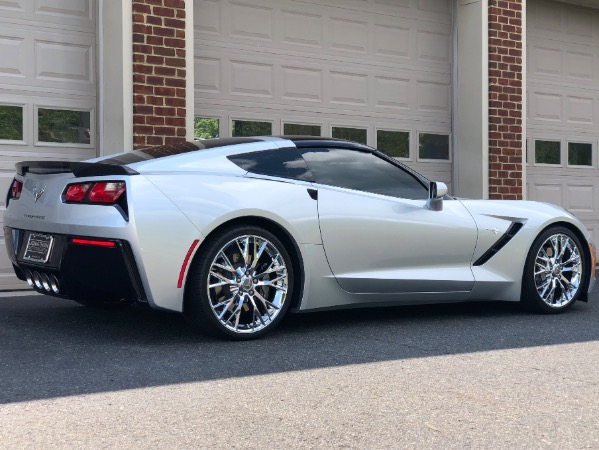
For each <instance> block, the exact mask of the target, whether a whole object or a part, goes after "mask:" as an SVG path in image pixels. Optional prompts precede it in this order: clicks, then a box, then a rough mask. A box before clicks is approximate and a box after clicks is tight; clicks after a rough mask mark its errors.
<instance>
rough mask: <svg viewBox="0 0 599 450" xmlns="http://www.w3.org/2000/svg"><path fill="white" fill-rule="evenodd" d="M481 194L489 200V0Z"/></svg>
mask: <svg viewBox="0 0 599 450" xmlns="http://www.w3.org/2000/svg"><path fill="white" fill-rule="evenodd" d="M482 4H483V5H482V18H481V19H482V20H481V23H482V30H481V33H482V46H483V48H482V55H481V56H482V62H481V65H482V77H483V79H482V93H481V94H482V123H483V129H482V148H481V151H482V152H483V155H482V158H483V159H482V170H483V173H482V191H483V192H482V194H483V198H484V199H488V198H489V0H482Z"/></svg>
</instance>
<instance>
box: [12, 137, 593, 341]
mask: <svg viewBox="0 0 599 450" xmlns="http://www.w3.org/2000/svg"><path fill="white" fill-rule="evenodd" d="M7 205H8V206H7V209H6V213H5V218H4V224H5V227H6V228H5V239H6V248H7V249H8V252H9V255H10V258H11V260H12V262H13V265H14V269H15V272H16V274H17V276H18V277H19V278H21V279H22V280H27V282H28V283H29V284H30V285H31V286H32V287H33V288H34V289H36V290H37V291H39V292H41V293H44V294H49V295H54V296H58V297H64V298H69V299H72V300H75V301H76V302H79V303H82V304H85V305H125V304H129V303H131V302H141V303H146V304H148V305H149V306H151V307H153V308H159V309H165V310H172V311H179V312H182V313H183V314H184V315H185V317H186V318H187V319H188V321H189V322H190V323H191V324H193V325H194V326H196V327H198V328H199V329H201V330H203V331H205V332H209V333H212V334H217V335H220V336H225V337H231V338H237V339H250V338H255V337H257V336H260V335H262V334H264V333H265V332H267V331H269V330H271V329H273V328H274V327H275V326H276V325H277V324H278V323H279V322H280V321H281V320H282V319H283V317H284V316H285V314H286V313H287V312H288V311H289V310H291V311H309V310H318V309H326V308H341V307H344V308H345V307H357V306H360V307H363V306H383V305H397V304H421V303H441V302H462V301H470V300H505V301H522V302H523V303H525V304H527V305H528V306H530V307H531V308H533V309H535V310H537V311H540V312H545V313H557V312H562V311H564V310H566V309H567V308H569V307H570V306H572V304H573V303H574V302H575V301H576V300H582V301H586V300H587V294H588V292H589V290H590V289H591V288H592V286H593V284H594V282H595V251H594V246H593V243H592V242H591V237H590V234H589V232H588V231H587V230H586V229H585V227H584V226H583V225H582V224H581V223H580V221H578V220H577V219H576V218H575V217H574V216H572V215H571V214H569V213H568V212H566V211H564V210H563V209H561V208H559V207H557V206H554V205H550V204H544V203H535V202H526V201H485V200H465V199H457V198H452V197H450V196H448V195H447V187H446V186H445V185H444V184H443V183H440V182H429V181H428V180H427V179H426V178H424V177H423V176H421V175H419V174H418V173H416V172H414V171H413V170H411V169H409V168H408V167H406V166H404V165H403V164H401V163H399V162H398V161H396V160H394V159H392V158H389V157H387V156H385V155H384V154H382V153H380V152H378V151H376V150H374V149H372V148H370V147H366V146H364V145H360V144H356V143H353V142H348V141H342V140H335V139H327V138H313V137H292V136H287V137H256V138H230V139H211V140H204V141H200V142H195V143H183V144H181V145H175V146H165V147H154V148H147V149H144V150H137V151H132V152H128V153H122V154H118V155H112V156H107V157H102V158H97V159H94V160H90V161H87V162H79V163H74V162H39V161H33V162H22V163H19V164H17V174H16V176H15V179H14V182H13V183H12V186H11V189H10V191H9V192H8V196H7Z"/></svg>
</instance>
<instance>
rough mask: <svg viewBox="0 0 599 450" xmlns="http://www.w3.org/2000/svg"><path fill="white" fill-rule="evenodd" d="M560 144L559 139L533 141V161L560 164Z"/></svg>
mask: <svg viewBox="0 0 599 450" xmlns="http://www.w3.org/2000/svg"><path fill="white" fill-rule="evenodd" d="M561 153H562V144H561V142H559V141H535V163H537V164H561V162H562V157H561Z"/></svg>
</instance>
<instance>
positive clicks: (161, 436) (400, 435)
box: [0, 293, 599, 448]
mask: <svg viewBox="0 0 599 450" xmlns="http://www.w3.org/2000/svg"><path fill="white" fill-rule="evenodd" d="M598 302H599V295H598V294H597V293H594V294H593V296H592V298H591V302H590V303H589V304H584V303H578V304H577V305H575V307H574V308H573V309H572V310H571V311H570V312H569V313H567V314H564V315H560V316H541V315H534V314H530V313H527V312H524V311H522V310H521V309H520V308H519V307H518V305H515V304H501V303H476V304H465V305H439V306H418V307H397V308H384V309H371V310H351V311H338V312H326V313H316V314H301V315H291V316H289V317H288V319H287V320H286V321H285V323H284V324H283V325H282V326H281V327H280V328H279V329H278V330H277V331H276V332H274V333H272V334H271V335H268V336H267V337H265V338H263V339H261V340H258V341H253V342H247V343H239V342H224V341H219V340H216V339H211V338H207V337H204V336H199V335H196V334H194V333H193V332H192V331H191V330H190V329H189V328H188V327H187V326H186V325H185V323H184V321H183V319H182V318H181V317H180V316H179V315H178V314H170V313H164V312H157V311H152V310H148V309H145V308H140V307H132V308H129V309H126V310H120V311H119V310H97V309H92V308H86V307H82V306H78V305H76V304H74V303H72V302H69V301H65V300H59V299H54V298H50V297H44V296H30V297H8V298H0V442H1V443H2V446H3V447H5V448H32V447H36V448H65V447H66V448H81V447H82V446H87V447H90V448H114V447H119V448H123V447H136V448H139V447H164V446H167V445H168V446H171V447H175V448H199V447H206V448H219V447H220V448H242V447H243V448H248V447H250V448H281V447H294V448H341V447H349V448H389V447H394V448H441V447H443V448H469V447H477V448H480V447H486V448H491V447H493V448H514V447H518V448H558V447H559V448H599V373H598V372H599V304H598Z"/></svg>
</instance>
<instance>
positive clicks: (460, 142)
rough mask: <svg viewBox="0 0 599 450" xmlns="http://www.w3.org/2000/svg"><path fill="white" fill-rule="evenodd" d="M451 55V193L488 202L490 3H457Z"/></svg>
mask: <svg viewBox="0 0 599 450" xmlns="http://www.w3.org/2000/svg"><path fill="white" fill-rule="evenodd" d="M456 11H457V14H456V18H455V27H456V29H457V30H456V34H457V36H456V37H455V41H456V45H457V49H456V50H455V54H454V65H455V66H456V67H455V69H454V72H455V75H454V76H455V87H454V97H455V98H454V108H455V111H454V115H453V124H454V126H453V129H454V136H455V138H454V142H455V149H454V160H453V161H454V162H453V164H454V178H453V193H454V194H455V195H458V196H462V197H470V198H484V199H486V198H489V36H488V33H489V2H488V0H459V1H458V2H457V6H456Z"/></svg>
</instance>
